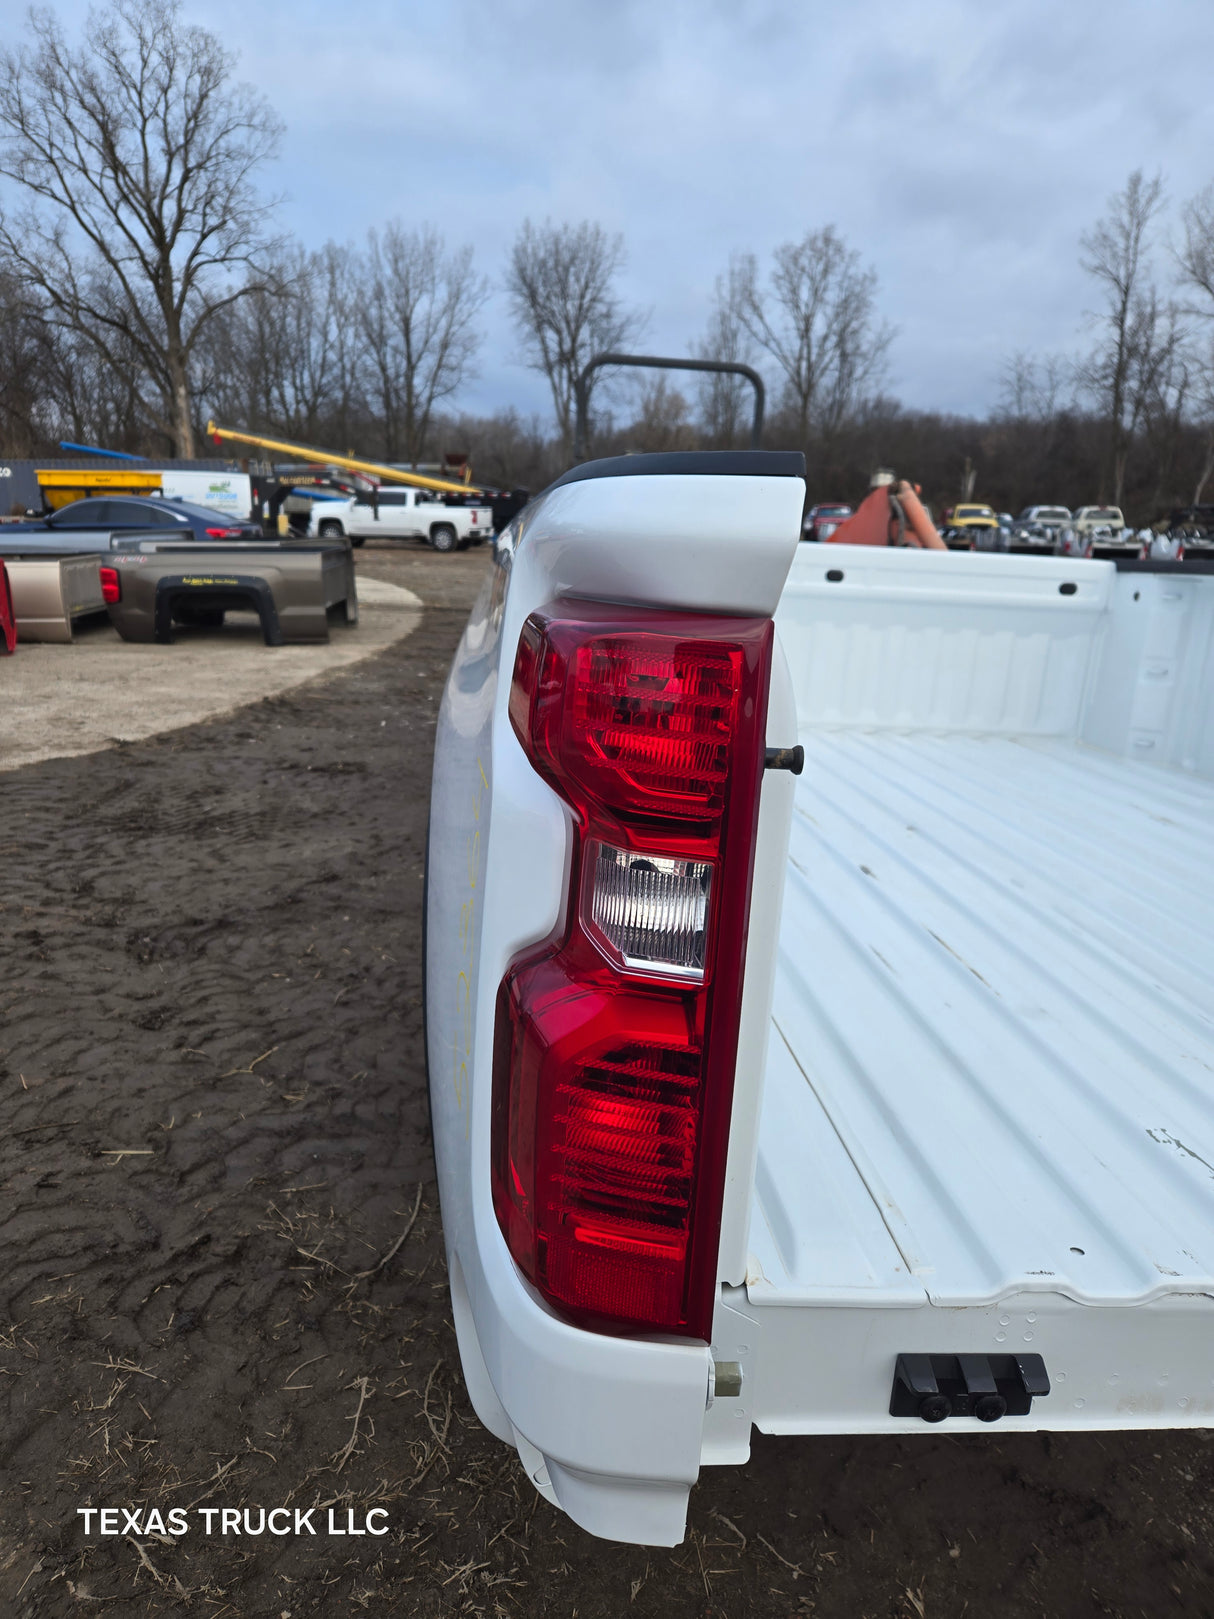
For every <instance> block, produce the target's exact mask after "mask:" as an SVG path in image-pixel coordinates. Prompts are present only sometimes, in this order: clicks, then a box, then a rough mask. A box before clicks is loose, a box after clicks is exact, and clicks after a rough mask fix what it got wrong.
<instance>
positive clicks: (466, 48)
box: [64, 0, 1214, 411]
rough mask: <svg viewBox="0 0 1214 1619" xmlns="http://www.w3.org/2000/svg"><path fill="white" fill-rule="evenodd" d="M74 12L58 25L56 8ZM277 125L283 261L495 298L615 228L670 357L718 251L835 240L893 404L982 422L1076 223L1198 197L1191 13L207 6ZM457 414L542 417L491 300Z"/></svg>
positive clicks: (1036, 322)
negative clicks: (861, 264)
mask: <svg viewBox="0 0 1214 1619" xmlns="http://www.w3.org/2000/svg"><path fill="white" fill-rule="evenodd" d="M84 9H85V7H84V5H83V4H77V3H76V0H73V4H72V5H71V6H70V7H68V8H65V11H64V14H65V16H67V17H69V18H81V17H82V16H83V12H84ZM199 17H200V20H204V21H205V22H206V23H207V24H208V26H211V27H216V28H218V29H219V30H220V31H221V32H222V33H223V34H224V35H225V37H226V38H228V39H229V40H230V41H231V42H232V43H233V45H234V46H237V47H241V48H242V56H243V71H244V74H245V75H246V76H247V77H249V78H251V79H255V80H257V81H258V82H259V83H260V84H261V85H262V87H263V88H264V89H265V90H266V92H267V93H268V94H269V95H270V97H271V99H272V100H273V101H274V102H275V103H276V105H277V106H278V107H279V108H280V110H281V111H282V114H283V116H284V118H285V119H286V121H287V125H288V134H287V138H286V142H285V146H284V155H283V160H282V164H281V173H280V176H279V178H280V181H281V183H282V184H283V185H284V186H285V188H286V190H287V191H288V193H289V194H290V199H291V200H290V202H289V204H288V207H287V212H286V222H287V224H288V225H289V226H290V228H292V229H293V230H295V231H296V232H297V233H298V234H299V235H300V236H301V237H303V238H304V240H306V241H307V242H309V243H311V244H319V243H320V242H322V241H323V240H324V239H325V238H326V237H328V236H336V237H337V238H339V239H344V238H347V237H358V236H361V234H362V233H363V232H364V231H365V230H366V228H367V227H368V226H369V225H370V224H372V223H376V222H378V221H380V220H383V219H386V218H389V217H392V216H399V217H401V218H402V219H404V220H405V221H407V222H408V221H417V222H419V223H420V222H421V221H430V222H433V223H434V224H436V225H437V226H438V227H439V228H440V229H441V230H442V231H443V232H444V233H445V234H446V235H447V237H448V239H449V240H451V241H471V242H473V243H474V244H475V246H476V249H477V253H478V257H479V260H480V264H481V267H482V268H483V269H484V270H486V271H487V272H488V273H489V274H490V275H491V276H493V277H494V278H495V280H500V276H501V270H502V266H503V263H504V260H505V256H506V253H507V252H508V249H509V245H510V242H511V240H512V238H513V235H514V232H515V230H516V229H517V226H518V224H519V223H520V222H521V220H522V219H523V218H524V217H525V216H526V215H531V216H532V217H534V218H544V217H547V216H551V217H552V218H554V219H578V218H583V217H590V218H594V219H598V220H600V221H602V223H603V224H605V225H606V226H608V227H609V228H611V229H613V230H621V231H623V232H624V235H625V237H626V240H627V243H628V248H629V267H628V272H627V292H628V294H629V296H630V297H632V298H633V299H635V301H636V302H637V303H638V304H641V305H642V306H644V307H646V308H647V309H649V310H650V311H651V319H650V325H649V330H648V337H647V342H648V343H649V344H650V345H651V346H653V347H654V348H657V349H665V350H667V351H669V352H671V353H676V354H677V353H685V352H686V350H687V346H688V343H689V342H690V341H691V340H692V339H693V338H695V337H696V335H697V334H698V333H699V331H700V329H701V328H702V327H703V325H704V323H705V320H706V317H707V313H708V304H709V300H710V298H711V292H712V284H713V280H714V277H715V276H716V275H717V273H718V272H719V271H720V270H721V269H722V268H723V267H724V266H725V264H726V262H727V261H728V258H729V255H730V253H731V252H733V251H736V250H738V249H751V250H754V251H756V252H758V253H759V254H760V255H765V254H766V253H768V252H769V251H770V249H771V248H772V247H773V246H774V245H775V244H777V243H778V242H780V241H784V240H787V239H789V238H790V237H794V236H799V235H801V234H802V233H803V232H804V231H805V230H807V229H808V228H810V227H812V226H815V225H820V224H825V223H827V222H830V221H833V222H834V223H835V224H836V225H837V226H838V227H839V228H840V230H841V231H842V232H843V233H844V235H845V236H846V237H847V238H848V240H849V241H850V242H851V243H852V245H854V246H856V247H858V248H859V249H860V251H861V253H862V254H863V255H864V257H865V258H866V259H867V260H868V261H870V262H871V263H872V264H874V265H875V267H876V269H877V271H878V274H879V276H880V283H881V295H880V301H881V307H882V310H883V312H884V313H885V314H886V315H887V316H888V317H889V319H891V320H892V321H893V322H894V323H895V324H896V325H897V327H898V328H899V336H898V339H897V341H896V343H895V345H894V349H893V351H892V355H891V360H892V369H893V374H894V383H895V387H896V391H897V392H898V394H899V395H900V396H901V397H902V398H903V399H904V400H905V401H906V402H907V403H908V404H913V405H918V406H924V407H934V408H940V409H951V410H963V411H969V410H973V411H980V410H983V409H985V408H986V407H987V406H989V404H990V403H991V402H992V401H993V399H994V397H995V395H996V393H997V389H998V373H999V368H1000V364H1001V361H1002V359H1003V357H1004V356H1005V355H1006V354H1007V353H1008V352H1009V351H1010V350H1012V349H1016V348H1022V347H1023V348H1030V349H1041V350H1058V349H1070V348H1073V347H1074V346H1076V344H1078V343H1080V342H1081V341H1082V314H1083V310H1084V308H1085V306H1086V304H1087V303H1088V301H1089V294H1088V290H1087V288H1086V286H1085V284H1084V278H1083V276H1082V275H1081V273H1080V271H1079V269H1078V267H1077V263H1076V260H1077V241H1078V236H1079V233H1080V231H1081V230H1082V229H1083V228H1084V227H1085V226H1086V225H1087V224H1089V223H1090V222H1091V221H1092V220H1093V219H1094V218H1095V217H1096V216H1097V215H1098V214H1099V213H1100V212H1101V210H1102V209H1103V206H1104V203H1105V200H1106V198H1107V196H1108V195H1109V194H1110V193H1111V192H1112V191H1114V190H1115V189H1116V188H1118V187H1119V186H1120V185H1121V184H1122V183H1123V182H1124V179H1125V176H1126V174H1127V173H1128V172H1129V170H1130V169H1132V168H1134V167H1137V166H1142V167H1144V168H1146V169H1147V170H1148V171H1153V170H1155V169H1156V168H1159V169H1162V170H1163V171H1164V172H1165V174H1166V176H1167V178H1168V183H1169V191H1170V194H1171V195H1172V197H1173V198H1174V199H1183V198H1184V197H1186V196H1188V195H1191V194H1192V193H1193V192H1195V191H1196V190H1198V189H1199V188H1200V187H1201V186H1202V185H1204V184H1206V183H1207V181H1209V180H1210V179H1214V145H1212V143H1211V141H1210V138H1209V137H1210V129H1211V117H1212V113H1211V98H1210V94H1209V85H1208V62H1209V59H1210V55H1211V47H1212V46H1214V8H1212V7H1211V6H1210V5H1209V3H1208V0H1156V3H1155V4H1153V5H1151V6H1150V7H1147V6H1143V5H1141V4H1133V3H1130V0H1065V3H1062V0H1048V3H1047V0H986V3H983V0H924V3H921V4H918V5H908V4H906V0H869V3H867V4H863V5H858V4H855V3H854V0H853V3H848V0H803V3H799V4H794V3H788V0H767V3H761V0H732V3H726V0H701V3H698V4H697V3H694V0H665V3H664V4H662V5H661V6H657V5H654V4H652V3H651V0H647V3H639V0H637V3H634V0H452V3H449V4H439V3H435V0H431V3H424V0H414V3H408V4H405V5H400V4H388V3H386V0H377V3H374V4H367V3H354V4H351V5H348V6H347V7H346V8H345V9H344V10H340V11H339V10H337V9H335V8H334V7H333V6H332V4H331V0H325V3H324V4H321V3H320V0H291V3H289V4H288V3H287V0H244V3H242V4H239V5H238V4H237V3H236V0H213V3H212V4H210V5H208V7H207V8H206V11H205V14H204V13H199ZM486 326H487V330H488V333H489V338H490V341H489V342H488V344H487V345H486V351H485V356H484V361H483V366H482V377H481V380H480V382H479V383H478V384H476V385H475V386H474V387H473V388H472V389H471V390H470V392H469V394H468V396H467V399H466V401H465V402H466V403H467V404H468V405H469V406H470V407H472V408H482V409H483V408H491V407H494V406H497V405H504V404H508V403H515V404H518V405H519V406H520V407H522V408H524V409H531V408H535V409H539V410H546V408H547V401H546V398H545V393H544V390H543V388H542V386H541V384H540V383H539V381H538V379H536V378H535V377H533V376H532V375H531V374H529V373H528V372H526V371H525V370H523V369H521V368H519V367H518V366H517V365H515V364H513V363H512V362H513V360H514V357H515V352H516V351H515V344H514V339H513V336H512V333H511V331H510V328H509V322H508V318H507V312H506V310H505V307H504V302H503V301H502V300H501V299H500V298H499V299H498V300H496V302H495V304H494V305H493V306H492V307H491V309H490V310H489V311H487V315H486Z"/></svg>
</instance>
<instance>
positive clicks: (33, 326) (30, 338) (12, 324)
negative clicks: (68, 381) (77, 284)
mask: <svg viewBox="0 0 1214 1619" xmlns="http://www.w3.org/2000/svg"><path fill="white" fill-rule="evenodd" d="M49 335H50V334H49V333H48V332H47V331H46V328H45V326H44V325H43V323H42V321H41V320H40V318H39V313H38V309H37V306H36V305H35V304H33V303H31V301H30V299H29V297H28V295H27V294H26V293H25V291H24V289H23V287H22V285H21V278H20V277H19V276H18V275H16V274H14V273H13V272H12V271H11V270H0V443H2V444H3V445H4V450H5V453H6V454H8V455H21V456H26V455H30V454H31V453H32V452H33V449H34V446H35V445H36V444H37V443H38V441H39V440H40V438H41V437H42V433H41V431H40V428H41V426H42V423H41V422H40V420H39V415H40V411H39V406H40V404H41V403H42V402H43V398H44V387H43V382H42V378H43V373H44V371H45V368H46V362H47V351H48V348H49V343H48V338H49Z"/></svg>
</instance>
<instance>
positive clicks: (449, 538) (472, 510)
mask: <svg viewBox="0 0 1214 1619" xmlns="http://www.w3.org/2000/svg"><path fill="white" fill-rule="evenodd" d="M456 498H457V499H458V500H460V501H462V500H464V499H465V498H466V497H465V496H462V495H461V496H457V497H456ZM308 533H309V534H317V535H319V536H320V537H321V539H336V538H338V537H339V536H340V535H343V534H344V535H347V536H348V537H349V540H350V543H351V545H363V544H364V543H365V542H366V541H367V540H369V539H375V540H429V542H430V544H431V545H432V546H433V547H434V549H435V550H436V551H454V550H456V549H457V548H458V549H460V550H462V549H463V548H464V547H465V546H467V545H473V544H477V545H479V544H480V542H481V541H482V540H487V539H489V538H490V537H491V536H492V534H493V511H492V509H491V508H490V507H489V506H486V505H479V506H464V505H462V504H461V505H455V506H448V505H447V504H446V503H445V502H444V500H443V497H442V495H441V494H440V493H438V492H437V491H434V490H430V489H413V488H408V489H379V490H372V491H371V492H369V493H362V494H358V495H355V496H353V497H352V498H351V499H349V500H326V501H323V502H322V501H316V502H315V503H314V504H313V507H312V516H311V518H310V519H309V522H308Z"/></svg>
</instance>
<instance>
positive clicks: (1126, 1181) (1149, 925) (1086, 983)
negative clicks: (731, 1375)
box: [752, 730, 1214, 1305]
mask: <svg viewBox="0 0 1214 1619" xmlns="http://www.w3.org/2000/svg"><path fill="white" fill-rule="evenodd" d="M802 740H803V742H804V743H805V744H806V755H807V757H806V765H805V773H804V775H803V776H802V777H801V780H800V783H799V785H798V792H797V803H796V812H795V814H794V819H793V830H792V842H791V848H790V867H789V873H788V883H787V886H786V893H785V900H784V916H783V924H782V936H781V956H780V967H779V973H778V977H777V985H776V994H775V1005H774V1011H773V1017H774V1021H775V1028H774V1029H773V1032H772V1051H771V1055H770V1058H769V1064H768V1074H767V1089H766V1093H765V1101H764V1110H763V1118H762V1122H761V1127H760V1157H759V1173H758V1181H757V1200H758V1211H759V1213H760V1215H761V1218H760V1219H757V1220H755V1221H754V1222H753V1232H752V1241H753V1246H754V1251H755V1254H756V1260H755V1266H756V1275H755V1276H754V1277H752V1281H753V1282H755V1283H756V1284H757V1285H758V1286H759V1288H760V1290H761V1291H762V1293H763V1294H764V1296H765V1298H766V1300H767V1301H768V1302H771V1303H777V1304H778V1303H780V1302H789V1303H792V1302H794V1301H796V1300H807V1299H810V1298H813V1299H817V1300H819V1301H821V1302H826V1303H829V1302H832V1301H834V1302H839V1303H843V1302H866V1301H871V1302H874V1303H876V1302H881V1303H884V1304H890V1303H905V1304H908V1305H911V1304H916V1303H918V1304H922V1303H923V1301H924V1296H925V1295H926V1296H927V1297H928V1298H930V1299H931V1300H932V1302H934V1303H937V1304H942V1305H969V1304H983V1303H990V1302H993V1301H995V1300H997V1299H999V1298H1002V1297H1006V1296H1008V1295H1009V1294H1011V1293H1013V1292H1023V1291H1033V1290H1040V1291H1042V1292H1047V1291H1048V1292H1060V1293H1063V1294H1065V1295H1066V1296H1068V1297H1070V1298H1073V1299H1075V1300H1077V1301H1081V1302H1086V1303H1092V1304H1114V1303H1116V1304H1133V1303H1139V1302H1145V1301H1147V1300H1149V1299H1154V1298H1158V1297H1161V1296H1164V1295H1167V1294H1171V1293H1186V1294H1194V1293H1214V860H1212V858H1211V857H1212V851H1214V783H1211V782H1208V781H1203V780H1199V779H1195V778H1190V777H1188V776H1185V775H1181V774H1179V773H1176V772H1169V771H1164V770H1160V769H1158V768H1152V767H1148V766H1142V765H1137V764H1135V763H1133V762H1126V761H1123V760H1120V759H1116V758H1113V757H1112V756H1108V755H1104V754H1100V753H1097V752H1094V751H1091V750H1086V749H1082V748H1077V747H1074V746H1072V745H1070V744H1062V743H1053V742H1048V741H1046V742H1043V741H1039V740H1032V741H1022V740H1017V739H1011V738H1006V737H1002V738H996V737H971V736H957V735H952V736H939V735H930V734H924V733H914V734H910V733H907V734H893V733H889V732H872V733H857V732H856V731H854V730H853V731H849V732H847V733H842V732H838V733H834V732H830V731H809V732H807V733H803V735H802ZM807 1082H808V1083H807Z"/></svg>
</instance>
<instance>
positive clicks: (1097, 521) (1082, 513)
mask: <svg viewBox="0 0 1214 1619" xmlns="http://www.w3.org/2000/svg"><path fill="white" fill-rule="evenodd" d="M1070 527H1071V528H1073V529H1074V530H1075V532H1076V533H1077V534H1089V535H1090V534H1094V533H1095V532H1096V530H1097V529H1102V530H1104V531H1106V532H1107V533H1109V534H1114V535H1116V534H1120V533H1121V531H1122V529H1123V528H1124V527H1125V518H1124V517H1123V516H1122V515H1121V507H1120V506H1080V508H1079V509H1078V511H1077V512H1076V513H1075V515H1074V517H1072V519H1071V522H1070Z"/></svg>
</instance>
